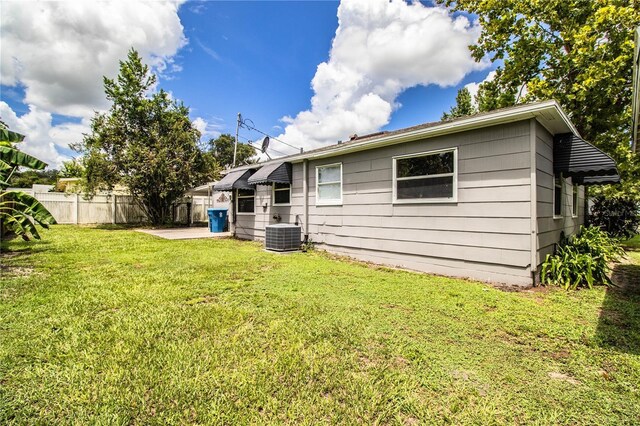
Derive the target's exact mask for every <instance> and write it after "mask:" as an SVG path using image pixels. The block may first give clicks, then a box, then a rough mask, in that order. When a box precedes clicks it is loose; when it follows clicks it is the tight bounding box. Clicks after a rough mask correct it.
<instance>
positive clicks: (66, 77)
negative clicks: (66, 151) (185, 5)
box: [0, 0, 187, 163]
mask: <svg viewBox="0 0 640 426" xmlns="http://www.w3.org/2000/svg"><path fill="white" fill-rule="evenodd" d="M181 3H182V1H162V2H157V1H119V0H113V1H99V2H92V1H64V2H23V1H3V2H2V14H1V16H0V26H1V28H2V30H1V32H0V44H1V45H2V51H1V52H0V79H1V81H2V84H3V85H5V86H18V85H20V86H21V87H23V88H24V92H25V98H24V100H23V102H24V103H25V104H26V105H28V107H29V111H30V112H29V113H27V114H25V115H23V116H21V117H19V118H17V119H18V120H21V122H22V125H24V126H25V127H24V128H23V129H22V130H23V131H26V132H27V138H28V141H29V142H27V143H26V144H25V146H29V149H31V150H32V153H33V154H35V151H40V152H42V153H43V154H44V155H45V156H46V160H48V161H49V162H53V163H56V161H57V160H56V155H55V153H54V152H53V151H51V149H52V146H53V147H54V148H55V145H56V144H57V143H58V142H56V141H58V140H60V141H62V140H63V139H77V138H78V137H81V135H80V134H79V133H78V131H79V130H81V129H83V128H84V127H78V126H75V125H72V124H69V125H58V126H51V114H61V115H66V116H71V117H79V118H81V119H83V120H85V121H86V119H88V118H90V117H91V116H93V112H94V111H96V110H104V109H106V108H107V107H108V103H107V101H106V99H105V95H104V89H103V84H102V77H103V76H104V75H106V76H108V77H115V76H116V75H117V72H118V67H119V60H122V59H124V58H125V57H126V54H127V52H128V50H129V49H130V48H131V47H134V48H135V49H137V50H138V52H139V53H140V54H141V56H142V57H143V59H144V60H145V62H146V63H148V64H150V65H151V66H152V68H153V69H154V71H155V72H157V73H160V75H162V76H166V77H167V78H169V77H170V75H171V73H174V72H178V71H179V70H180V69H181V68H180V65H179V64H176V63H175V62H174V60H173V56H174V55H175V54H176V53H177V52H178V50H179V49H180V48H181V47H183V46H184V45H185V44H186V43H187V40H186V38H185V36H184V32H183V27H182V24H181V23H180V18H179V17H178V8H179V7H180V4H181ZM7 108H8V106H7V105H6V104H5V105H4V107H3V115H2V118H3V119H5V115H6V114H8V115H11V113H13V111H11V112H9V111H7ZM9 110H10V108H9ZM13 115H14V116H15V114H13ZM7 121H8V118H7ZM47 121H48V124H47ZM45 129H48V130H46V131H45ZM29 132H34V133H29ZM41 132H44V133H46V134H47V135H48V136H49V137H52V138H54V139H55V138H58V139H55V140H51V141H49V140H47V139H44V138H43V134H44V133H41ZM34 144H42V145H37V146H36V145H34ZM60 146H63V145H60ZM54 151H55V149H54Z"/></svg>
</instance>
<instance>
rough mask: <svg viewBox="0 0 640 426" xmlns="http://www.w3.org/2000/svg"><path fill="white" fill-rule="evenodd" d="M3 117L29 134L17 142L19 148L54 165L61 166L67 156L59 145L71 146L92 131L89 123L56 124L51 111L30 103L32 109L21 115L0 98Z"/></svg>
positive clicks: (6, 121)
mask: <svg viewBox="0 0 640 426" xmlns="http://www.w3.org/2000/svg"><path fill="white" fill-rule="evenodd" d="M0 117H2V121H4V122H5V123H6V124H7V126H9V128H10V129H11V130H14V131H16V132H18V133H21V134H23V135H26V138H25V139H24V141H23V142H21V143H20V144H18V147H19V148H20V150H22V151H24V152H26V153H27V154H29V155H33V156H34V157H36V158H38V159H40V160H42V161H44V162H45V163H47V164H49V166H50V167H51V168H60V165H61V164H62V162H63V161H64V160H67V159H68V157H66V156H64V155H61V154H60V153H59V152H58V150H57V149H56V147H63V148H68V145H69V144H70V143H73V142H79V141H81V140H82V134H83V133H87V132H88V131H89V123H88V122H87V121H86V120H85V121H83V122H82V123H71V122H68V123H62V124H58V125H56V126H54V125H53V124H52V116H51V113H49V112H46V111H42V110H40V109H38V107H35V106H30V108H29V112H27V113H25V114H23V115H21V116H18V115H17V114H16V113H15V112H14V111H13V110H12V109H11V107H9V105H7V104H6V103H5V102H2V101H0Z"/></svg>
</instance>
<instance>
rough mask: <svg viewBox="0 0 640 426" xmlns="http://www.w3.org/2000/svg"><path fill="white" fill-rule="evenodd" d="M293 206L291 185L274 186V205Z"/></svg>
mask: <svg viewBox="0 0 640 426" xmlns="http://www.w3.org/2000/svg"><path fill="white" fill-rule="evenodd" d="M282 204H291V185H290V184H288V183H274V184H273V205H274V206H277V205H282Z"/></svg>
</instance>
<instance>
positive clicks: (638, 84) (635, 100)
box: [631, 27, 640, 152]
mask: <svg viewBox="0 0 640 426" xmlns="http://www.w3.org/2000/svg"><path fill="white" fill-rule="evenodd" d="M631 93H632V100H631V107H632V113H633V115H632V127H631V133H632V138H633V145H632V149H633V150H634V151H636V152H640V146H639V145H640V141H639V139H640V27H638V28H636V33H635V48H634V54H633V91H632V92H631Z"/></svg>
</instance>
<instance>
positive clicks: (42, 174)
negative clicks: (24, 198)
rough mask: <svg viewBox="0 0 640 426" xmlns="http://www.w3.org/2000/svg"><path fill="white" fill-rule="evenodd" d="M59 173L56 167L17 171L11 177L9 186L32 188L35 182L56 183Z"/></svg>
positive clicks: (42, 183)
mask: <svg viewBox="0 0 640 426" xmlns="http://www.w3.org/2000/svg"><path fill="white" fill-rule="evenodd" d="M58 173H59V172H58V171H57V170H56V169H49V170H25V171H22V172H15V173H14V174H13V175H12V176H11V179H9V186H12V187H16V188H31V187H32V186H33V185H34V184H40V185H55V183H56V179H57V178H58Z"/></svg>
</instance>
